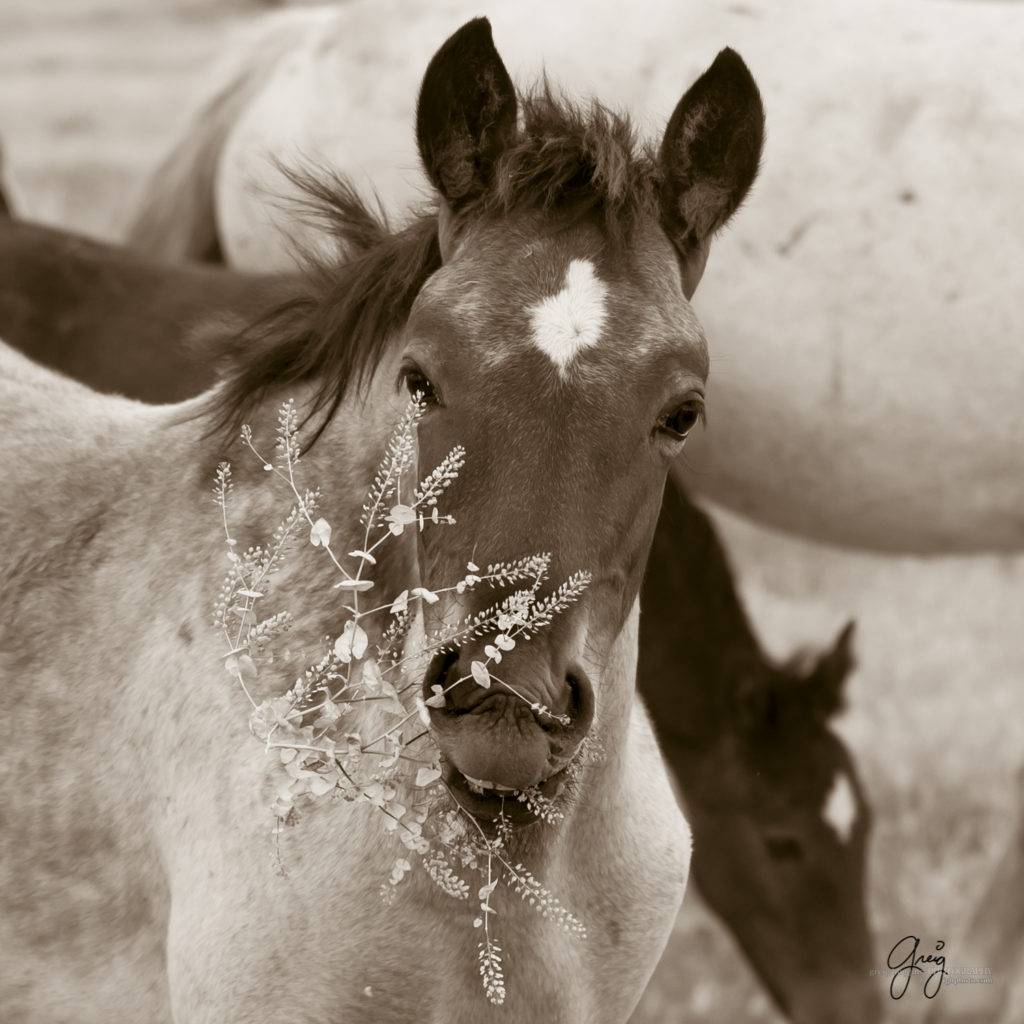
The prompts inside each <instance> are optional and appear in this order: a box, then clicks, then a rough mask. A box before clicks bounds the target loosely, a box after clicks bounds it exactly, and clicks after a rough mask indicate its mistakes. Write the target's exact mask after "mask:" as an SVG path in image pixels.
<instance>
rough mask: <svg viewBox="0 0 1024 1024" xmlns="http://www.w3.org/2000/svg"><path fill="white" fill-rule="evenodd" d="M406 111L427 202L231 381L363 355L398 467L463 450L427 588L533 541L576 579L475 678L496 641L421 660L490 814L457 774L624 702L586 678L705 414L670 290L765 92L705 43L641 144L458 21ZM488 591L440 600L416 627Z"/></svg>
mask: <svg viewBox="0 0 1024 1024" xmlns="http://www.w3.org/2000/svg"><path fill="white" fill-rule="evenodd" d="M416 129H417V141H418V145H419V150H420V154H421V157H422V160H423V163H424V166H425V168H426V171H427V174H428V177H429V179H430V181H431V182H432V184H433V186H434V187H435V189H436V192H437V200H438V209H437V212H436V213H434V214H431V215H429V216H425V217H423V218H422V219H420V220H418V221H416V222H414V223H413V224H412V225H410V226H409V227H408V228H407V229H405V230H404V231H403V232H400V233H398V234H395V235H391V236H388V237H382V238H381V239H380V240H379V241H378V242H376V243H374V242H373V240H372V239H371V240H370V244H369V245H368V247H367V249H366V252H365V253H364V254H363V255H362V256H360V257H357V258H356V259H355V260H354V261H352V263H350V264H348V265H347V266H345V267H342V268H340V270H339V271H338V273H339V274H340V277H339V279H338V283H336V284H335V285H325V287H326V288H327V294H326V297H324V296H323V295H321V298H320V300H319V306H318V310H317V311H316V312H314V313H313V314H311V315H310V316H311V323H313V327H312V328H311V327H310V325H309V324H308V323H307V324H306V325H304V326H303V327H302V329H301V330H300V331H299V332H298V333H299V334H302V335H303V337H305V336H307V335H312V336H314V337H315V338H318V339H319V340H318V341H317V342H316V343H315V344H314V345H313V346H312V347H310V345H309V344H307V343H306V342H305V341H304V340H303V338H298V340H296V341H293V342H291V343H290V344H287V345H283V346H278V348H277V349H275V350H274V352H272V353H271V354H270V355H269V356H268V357H266V358H264V359H263V360H262V362H261V363H260V365H259V366H258V367H257V369H256V370H254V371H251V372H250V378H251V380H250V383H252V382H253V381H255V383H256V385H257V386H258V387H259V386H263V387H265V386H266V383H265V382H266V381H268V380H271V379H273V380H275V381H276V382H277V384H278V385H283V384H286V383H288V381H289V380H292V381H297V380H301V379H304V378H313V379H315V380H319V381H323V380H324V379H326V378H327V377H331V378H332V381H333V379H334V378H336V377H340V378H341V379H342V380H343V383H342V385H341V386H340V387H339V386H337V384H336V383H333V382H329V383H328V385H327V387H326V389H324V390H321V392H320V400H321V403H322V404H328V405H330V407H331V409H332V411H333V409H336V408H337V406H338V403H339V402H340V401H341V398H342V396H343V395H344V393H345V392H344V388H345V384H344V380H346V379H348V378H353V379H355V378H358V376H359V375H360V372H361V371H364V370H366V371H369V372H368V373H367V376H368V377H370V375H371V374H372V378H371V379H370V385H369V388H368V404H367V406H366V407H365V408H366V409H368V410H376V412H374V413H373V414H374V415H377V414H378V413H379V415H381V416H383V415H384V414H385V413H386V414H387V415H391V414H392V413H393V411H394V409H395V403H396V401H397V400H398V398H399V396H405V395H406V392H408V393H410V394H419V395H421V396H422V397H423V399H424V400H425V402H426V404H427V409H426V412H425V414H424V416H423V418H422V420H421V421H420V424H419V427H418V444H419V466H420V469H421V470H422V471H427V470H430V469H432V468H433V467H434V466H436V465H437V464H438V463H439V462H440V461H441V460H442V459H443V457H444V456H445V455H446V454H447V453H448V452H449V451H450V450H451V449H452V448H453V447H454V446H455V445H462V446H464V447H465V449H466V461H465V467H464V468H463V470H462V472H461V473H460V475H459V478H458V480H457V481H456V483H455V484H454V485H453V486H452V488H451V490H450V491H448V492H447V493H446V497H445V511H447V512H451V513H452V514H454V516H455V518H456V520H457V522H458V525H457V526H456V527H454V528H452V529H437V530H428V531H425V532H424V533H422V534H421V535H420V539H419V541H418V543H419V551H418V555H419V564H420V571H421V575H422V579H423V582H424V584H425V585H426V586H428V587H431V586H433V587H438V588H440V587H443V586H444V585H446V584H450V583H451V582H453V581H455V580H457V579H459V578H460V577H462V576H464V575H465V573H466V567H467V563H469V562H472V561H474V560H476V561H479V562H480V564H481V565H485V564H486V563H493V562H496V561H498V560H507V559H516V558H519V557H522V556H526V555H531V554H535V553H549V554H550V556H551V560H550V568H549V579H550V584H548V585H549V586H556V585H557V584H558V583H559V582H560V581H561V580H564V579H565V578H566V577H568V576H570V575H571V574H573V573H575V572H578V571H579V572H586V573H589V574H590V577H591V583H590V586H589V587H588V589H587V590H586V591H585V592H584V594H583V595H582V598H581V599H580V600H579V601H578V602H577V603H576V604H575V605H574V606H573V607H572V608H571V609H570V610H569V611H568V612H566V613H565V614H562V615H559V616H557V617H556V618H555V619H554V620H553V623H552V624H551V626H549V627H547V628H545V629H543V630H540V631H539V632H536V633H535V634H532V635H531V637H530V639H529V640H525V639H520V640H519V642H518V643H517V644H516V646H515V647H514V649H511V650H508V649H506V650H504V651H503V652H502V653H503V657H502V660H501V662H500V664H498V663H496V662H495V661H492V662H491V666H490V667H491V668H492V669H493V675H494V677H495V679H494V681H493V682H492V685H490V686H481V685H479V677H478V678H477V679H474V677H473V676H472V675H471V666H472V663H473V662H474V661H479V662H485V661H487V656H486V655H485V654H484V652H483V649H484V646H485V645H486V644H488V643H491V642H492V641H493V637H469V638H464V639H463V640H462V642H456V643H454V644H452V645H451V646H450V648H449V649H448V650H447V652H446V653H444V654H442V655H441V656H439V657H438V658H436V659H435V660H434V662H433V663H432V664H431V666H430V668H429V670H428V671H427V674H426V677H425V678H424V679H423V680H422V685H423V690H424V694H425V696H426V697H430V696H431V694H432V693H436V692H437V691H435V690H433V689H432V688H433V687H436V686H438V685H440V687H441V689H442V690H445V691H446V700H445V704H444V706H443V707H440V706H437V707H432V708H431V711H430V714H431V725H432V730H433V732H434V734H435V736H436V738H437V741H438V743H439V745H440V747H441V750H442V753H443V755H444V758H445V761H446V764H447V767H448V771H449V781H450V784H451V786H452V788H453V790H455V792H456V793H457V795H458V796H459V798H460V799H462V800H464V801H465V803H466V806H468V807H469V808H470V809H472V810H474V811H475V812H476V813H478V814H481V815H483V816H486V817H493V816H494V811H495V809H496V808H497V807H498V806H500V804H499V801H498V799H497V798H496V797H495V796H494V795H493V794H490V795H487V794H481V793H480V792H473V791H472V790H471V788H470V786H469V785H468V783H467V779H466V777H467V776H468V777H469V778H470V779H473V780H477V782H476V783H474V787H475V789H476V790H479V789H480V788H481V787H479V785H478V784H477V783H479V782H486V783H488V784H489V785H494V786H500V787H506V788H508V789H525V788H529V787H532V786H535V785H539V784H547V785H548V787H549V790H548V791H550V789H553V788H555V787H556V786H557V784H558V782H557V776H558V775H559V773H561V772H562V771H563V770H564V769H565V768H566V766H567V765H568V763H569V761H570V760H571V759H572V757H573V755H574V753H575V752H576V750H577V749H578V747H579V744H580V742H581V740H582V739H583V737H584V735H585V734H586V733H587V732H588V730H589V728H590V726H591V723H592V720H593V719H594V716H595V714H596V715H597V716H598V718H599V719H600V718H601V717H602V716H604V718H605V719H606V720H610V719H612V718H614V717H615V716H616V715H618V716H619V717H620V718H621V719H622V720H623V722H624V721H625V719H626V717H627V715H628V710H627V709H628V706H629V705H628V700H629V699H630V698H631V692H632V690H631V688H632V679H631V678H630V679H628V680H627V679H605V678H602V665H603V664H604V663H605V660H606V656H607V654H608V652H609V650H610V648H611V646H612V644H613V642H614V640H615V639H616V637H617V636H618V635H619V633H620V631H621V630H622V627H623V625H624V624H625V622H626V620H627V617H628V616H629V614H630V611H631V609H632V608H633V605H634V601H635V599H636V596H637V592H638V590H639V586H640V581H641V577H642V573H643V567H644V563H645V560H646V557H647V553H648V550H649V547H650V542H651V537H652V534H653V530H654V525H655V522H656V519H657V515H658V509H659V505H660V500H661V491H662V487H663V485H664V480H665V475H666V471H667V468H668V465H669V463H670V462H671V460H672V459H673V458H674V457H675V456H676V455H677V454H678V453H679V451H680V450H681V448H682V446H683V444H684V442H685V440H686V436H687V434H688V432H689V431H690V430H691V429H692V428H693V427H694V426H695V425H696V424H697V422H698V421H699V420H700V419H701V417H702V415H703V408H704V385H705V380H706V377H707V372H708V354H707V346H706V343H705V340H704V337H703V334H702V332H701V329H700V326H699V324H698V322H697V319H696V317H695V316H694V313H693V311H692V309H691V308H690V305H689V302H688V299H689V297H690V295H691V294H692V293H693V290H694V288H695V287H696V285H697V282H698V280H699V279H700V276H701V273H702V272H703V268H704V263H705V260H706V257H707V251H708V245H709V243H710V240H711V237H712V235H713V234H714V233H715V231H717V230H718V229H719V228H720V227H721V226H722V225H723V224H724V223H725V221H726V220H727V219H728V218H729V217H730V216H731V214H732V213H733V212H734V211H735V209H736V207H737V206H738V205H739V203H740V202H741V200H742V199H743V197H744V195H745V194H746V192H747V190H748V189H749V187H750V185H751V183H752V182H753V180H754V176H755V174H756V172H757V166H758V161H759V159H760V153H761V142H762V133H763V111H762V107H761V101H760V97H759V95H758V92H757V88H756V86H755V84H754V82H753V79H752V78H751V76H750V73H749V72H748V70H747V68H746V66H745V65H744V64H743V62H742V61H741V60H740V58H739V57H738V56H737V55H736V54H735V53H733V52H732V51H731V50H724V51H723V52H722V53H721V54H719V56H718V58H717V59H716V60H715V62H714V63H713V64H712V66H711V67H710V68H709V69H708V71H707V72H705V73H704V75H703V76H702V77H701V78H700V79H699V80H698V81H697V83H696V84H695V85H693V87H692V88H691V89H690V90H689V91H688V92H687V93H686V95H685V96H684V97H683V98H682V100H681V101H680V103H679V105H678V107H677V108H676V110H675V112H674V113H673V115H672V117H671V119H670V121H669V123H668V127H667V129H666V131H665V135H664V138H663V140H662V142H661V144H660V146H658V147H652V146H649V145H641V144H639V143H638V142H637V141H636V139H635V137H634V133H633V131H632V129H631V128H630V126H629V124H628V122H627V121H626V119H625V118H623V117H620V116H617V115H615V114H612V113H611V112H609V111H607V110H605V109H604V108H602V107H600V106H599V105H597V104H592V105H589V106H586V107H579V108H577V107H574V106H572V105H570V104H568V103H566V102H564V101H562V100H561V99H559V98H556V97H555V96H554V95H553V94H552V92H551V90H550V89H548V88H547V87H546V86H544V87H542V88H541V89H539V90H538V91H537V92H536V93H535V94H533V95H531V96H528V97H525V98H520V97H518V96H517V94H516V91H515V89H514V88H513V85H512V82H511V79H510V78H509V74H508V72H507V71H506V69H505V67H504V65H503V63H502V61H501V59H500V57H499V56H498V53H497V51H496V50H495V48H494V45H493V42H492V40H491V31H490V25H489V24H488V22H487V21H486V20H485V19H477V20H475V21H471V22H469V23H468V24H467V25H465V26H464V27H463V28H462V29H460V30H459V31H458V32H456V33H455V34H454V35H453V36H452V37H451V38H450V39H449V40H448V41H447V42H446V43H445V44H444V45H443V46H442V47H441V49H440V50H439V51H438V53H437V54H436V55H435V57H434V58H433V60H432V61H431V63H430V65H429V67H428V69H427V72H426V75H425V78H424V81H423V85H422V89H421V92H420V96H419V104H418V110H417V124H416ZM349 212H351V204H350V205H349ZM346 217H347V215H343V216H341V217H340V219H341V220H342V224H341V227H342V229H343V230H344V229H345V228H346V227H347V226H348V220H351V218H348V219H347V220H346ZM358 226H359V225H357V227H358ZM363 226H364V227H365V225H363ZM371 234H372V232H371ZM332 288H333V289H334V291H333V292H332V291H331V289H332ZM353 296H355V298H353ZM300 305H301V304H300ZM303 316H305V314H304V313H302V311H301V310H300V320H301V319H302V317H303ZM307 319H310V317H307ZM371 327H372V328H373V330H371V329H370V328H371ZM325 339H326V340H325ZM346 346H347V347H346ZM246 393H247V392H246V388H245V385H244V382H243V385H242V388H241V390H240V391H239V389H238V388H237V387H236V394H243V395H244V394H246ZM248 393H250V394H251V389H250V391H249V392H248ZM388 410H391V411H390V412H388ZM493 599H494V593H493V592H486V593H478V591H477V590H470V591H467V592H466V593H465V594H462V595H459V596H458V597H456V596H454V595H446V596H445V597H443V598H442V599H441V600H440V601H439V602H437V603H436V604H434V605H431V606H428V607H426V609H425V617H426V623H425V625H426V628H427V629H428V631H432V630H436V629H438V628H439V627H441V626H442V625H445V624H448V625H450V624H451V623H453V622H455V621H460V620H462V619H463V618H464V617H465V616H467V615H473V614H474V613H475V612H478V611H480V610H482V609H483V608H485V607H487V606H489V605H490V604H491V603H492V601H493ZM513 689H514V690H515V691H517V694H518V695H515V694H513V692H512V690H513ZM434 703H435V704H436V703H437V702H436V700H435V701H434ZM531 705H535V707H533V708H531ZM537 708H546V709H548V710H549V711H550V714H545V713H539V712H538V710H537ZM566 723H567V724H566Z"/></svg>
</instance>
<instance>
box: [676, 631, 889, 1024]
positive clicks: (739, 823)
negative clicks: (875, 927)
mask: <svg viewBox="0 0 1024 1024" xmlns="http://www.w3.org/2000/svg"><path fill="white" fill-rule="evenodd" d="M851 636H852V623H851V624H849V625H847V626H846V628H845V629H844V630H843V631H842V632H841V633H840V635H839V637H838V639H837V640H836V643H835V645H834V647H833V649H832V650H830V651H827V652H825V653H824V654H821V655H820V656H819V657H817V658H815V659H814V660H813V661H811V660H810V658H809V655H808V654H802V655H799V656H797V657H795V658H794V659H792V660H791V661H790V662H789V663H787V664H785V665H783V666H781V667H775V666H772V665H770V664H766V663H765V661H764V660H763V659H762V658H760V657H753V656H750V657H746V656H744V657H742V658H740V659H739V660H737V661H735V662H734V663H733V665H732V672H731V678H730V681H729V685H726V686H724V687H723V692H722V702H723V704H724V705H725V706H724V707H723V709H722V710H723V718H724V719H725V720H726V727H725V731H724V733H723V734H722V737H721V739H720V741H719V742H718V743H717V744H716V745H715V746H714V747H713V748H712V749H711V750H710V751H709V752H708V753H707V754H706V755H705V756H704V758H703V759H702V760H701V762H700V764H699V766H698V768H697V769H696V772H697V777H696V778H694V779H692V780H691V781H690V782H689V784H688V786H687V802H686V807H687V818H688V819H689V821H690V822H691V825H692V827H693V830H694V834H695V835H698V836H699V837H700V840H701V841H700V843H698V844H696V846H695V850H694V857H693V876H694V878H695V879H696V881H697V884H698V885H699V887H700V890H701V892H702V894H703V895H704V897H705V899H707V900H708V902H709V903H710V904H711V905H712V906H713V907H714V908H715V910H716V911H717V912H718V913H719V914H720V915H721V916H723V917H724V918H725V919H726V920H727V921H728V922H729V924H730V925H731V927H732V929H733V931H734V932H735V934H736V937H737V938H738V940H739V942H740V944H741V945H742V946H743V949H744V951H745V952H746V953H747V956H748V957H749V958H750V960H751V963H752V964H753V965H754V967H755V968H756V969H757V971H758V973H759V974H760V976H761V978H762V979H763V980H764V982H765V984H766V985H767V986H768V988H769V990H770V991H771V993H772V995H773V996H774V997H775V1000H776V1002H777V1003H778V1005H779V1007H780V1008H781V1009H782V1010H783V1012H784V1013H785V1014H786V1015H787V1017H789V1019H791V1020H793V1021H796V1022H800V1024H803V1022H808V1024H811V1022H816V1021H822V1020H829V1021H836V1022H837V1024H840V1022H841V1024H846V1022H849V1024H854V1022H873V1021H877V1020H878V1019H880V1015H881V1006H880V1002H879V997H878V987H877V985H876V984H875V982H874V979H872V978H871V977H870V970H871V967H872V964H873V959H872V943H871V935H870V932H869V930H868V924H867V918H866V916H865V910H864V902H865V891H864V862H865V858H866V852H867V851H866V846H867V841H868V836H869V833H870V825H871V811H870V807H869V806H868V802H867V799H866V797H865V794H864V791H863V788H862V786H861V783H860V780H859V778H858V775H857V771H856V768H855V767H854V764H853V760H852V758H851V756H850V753H849V751H848V750H847V749H846V746H845V744H844V743H843V741H842V740H841V739H840V738H839V737H838V736H837V735H836V734H835V733H834V732H833V730H832V728H831V725H830V719H831V718H832V716H833V715H834V714H835V713H836V712H837V711H838V710H839V708H840V707H841V704H842V694H843V689H844V685H845V680H846V677H847V675H848V674H849V671H850V668H851V666H852V664H853V656H852V651H851ZM723 851H728V854H727V855H726V854H725V853H724V852H723Z"/></svg>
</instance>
